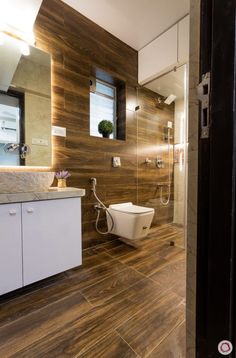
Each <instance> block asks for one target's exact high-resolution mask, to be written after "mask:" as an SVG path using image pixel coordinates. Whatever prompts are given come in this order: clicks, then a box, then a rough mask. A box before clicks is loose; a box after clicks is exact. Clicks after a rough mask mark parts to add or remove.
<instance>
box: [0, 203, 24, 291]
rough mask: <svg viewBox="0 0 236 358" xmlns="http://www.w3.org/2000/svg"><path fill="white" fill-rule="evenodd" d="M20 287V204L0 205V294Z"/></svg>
mask: <svg viewBox="0 0 236 358" xmlns="http://www.w3.org/2000/svg"><path fill="white" fill-rule="evenodd" d="M19 287H22V240H21V204H6V205H0V295H3V294H4V293H7V292H10V291H12V290H15V289H16V288H19Z"/></svg>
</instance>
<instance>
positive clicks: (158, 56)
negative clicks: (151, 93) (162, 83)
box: [138, 16, 189, 85]
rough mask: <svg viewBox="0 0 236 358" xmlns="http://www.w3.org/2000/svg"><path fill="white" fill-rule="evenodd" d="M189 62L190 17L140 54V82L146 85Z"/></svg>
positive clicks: (185, 18)
mask: <svg viewBox="0 0 236 358" xmlns="http://www.w3.org/2000/svg"><path fill="white" fill-rule="evenodd" d="M188 60H189V16H186V17H184V18H183V19H182V20H181V21H179V22H178V23H177V24H176V25H174V26H172V27H171V28H170V29H168V30H167V31H166V32H164V33H163V34H162V35H160V36H159V37H157V38H156V39H155V40H153V41H152V42H150V43H149V44H148V45H147V46H145V47H144V48H142V49H141V50H140V51H139V53H138V81H139V83H140V84H141V85H142V84H145V83H147V82H149V81H152V80H153V79H155V78H157V77H159V76H161V75H162V74H164V73H166V72H168V71H170V70H173V68H174V67H175V66H179V65H181V64H184V63H187V62H188Z"/></svg>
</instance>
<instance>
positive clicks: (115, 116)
mask: <svg viewBox="0 0 236 358" xmlns="http://www.w3.org/2000/svg"><path fill="white" fill-rule="evenodd" d="M95 81H96V86H95V88H96V90H95V91H94V92H93V91H91V90H90V91H89V95H91V93H94V94H96V95H98V96H101V97H104V98H107V99H110V100H113V126H114V131H113V138H111V139H112V140H116V139H117V88H116V86H113V85H111V84H110V83H108V82H106V81H103V80H100V79H99V78H96V77H95ZM97 82H99V83H101V84H102V85H103V86H106V87H110V88H112V90H113V92H114V96H113V97H112V96H109V95H106V94H104V93H102V92H100V91H97ZM90 106H91V102H90ZM89 131H90V130H89ZM90 136H92V137H95V136H94V135H92V134H91V133H90ZM97 138H102V137H100V136H99V137H97Z"/></svg>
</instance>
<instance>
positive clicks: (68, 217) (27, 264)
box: [22, 198, 81, 285]
mask: <svg viewBox="0 0 236 358" xmlns="http://www.w3.org/2000/svg"><path fill="white" fill-rule="evenodd" d="M22 237H23V258H24V260H23V272H24V276H23V280H24V285H28V284H30V283H32V282H35V281H39V280H41V279H43V278H45V277H49V276H52V275H55V274H57V273H59V272H62V271H65V270H68V269H70V268H72V267H75V266H78V265H80V264H81V209H80V198H70V199H63V200H48V201H39V202H33V203H24V204H22Z"/></svg>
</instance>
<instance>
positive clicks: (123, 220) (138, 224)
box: [107, 203, 154, 240]
mask: <svg viewBox="0 0 236 358" xmlns="http://www.w3.org/2000/svg"><path fill="white" fill-rule="evenodd" d="M108 210H109V213H110V214H111V216H112V218H113V221H114V226H113V228H112V230H111V231H110V232H111V233H112V234H115V235H118V236H119V237H120V238H125V239H128V240H136V239H141V238H143V237H145V236H146V235H147V234H148V231H149V228H150V226H151V223H152V219H153V216H154V209H152V208H146V207H143V206H137V205H133V204H132V203H122V204H114V205H110V206H109V209H108ZM107 223H108V228H111V226H112V225H111V219H110V217H109V215H107Z"/></svg>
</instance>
